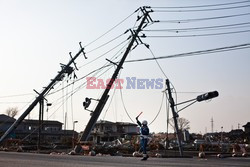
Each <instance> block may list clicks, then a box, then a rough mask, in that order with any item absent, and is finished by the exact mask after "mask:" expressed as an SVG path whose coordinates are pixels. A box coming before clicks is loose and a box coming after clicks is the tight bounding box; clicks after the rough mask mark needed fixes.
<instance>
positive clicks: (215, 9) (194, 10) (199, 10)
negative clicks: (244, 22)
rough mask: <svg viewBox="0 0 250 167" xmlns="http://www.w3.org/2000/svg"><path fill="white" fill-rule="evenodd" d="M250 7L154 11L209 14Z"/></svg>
mask: <svg viewBox="0 0 250 167" xmlns="http://www.w3.org/2000/svg"><path fill="white" fill-rule="evenodd" d="M248 7H250V5H240V6H232V7H223V8H210V9H187V10H185V9H184V10H182V9H180V10H154V12H169V13H171V12H176V13H180V12H207V11H218V10H219V11H222V10H230V9H241V8H248Z"/></svg>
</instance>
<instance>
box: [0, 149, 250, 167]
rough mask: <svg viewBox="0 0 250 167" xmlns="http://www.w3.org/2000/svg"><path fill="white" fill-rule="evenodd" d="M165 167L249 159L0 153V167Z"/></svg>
mask: <svg viewBox="0 0 250 167" xmlns="http://www.w3.org/2000/svg"><path fill="white" fill-rule="evenodd" d="M118 166H121V167H134V166H135V167H163V166H164V167H167V166H179V167H184V166H185V167H186V166H195V167H200V166H202V167H203V166H211V167H215V166H220V167H224V166H229V167H230V166H231V167H238V166H246V167H249V166H250V158H224V159H217V158H208V159H198V158H150V159H149V160H148V161H140V158H134V157H119V156H99V157H98V156H96V157H90V156H70V155H48V154H32V153H13V152H0V167H118Z"/></svg>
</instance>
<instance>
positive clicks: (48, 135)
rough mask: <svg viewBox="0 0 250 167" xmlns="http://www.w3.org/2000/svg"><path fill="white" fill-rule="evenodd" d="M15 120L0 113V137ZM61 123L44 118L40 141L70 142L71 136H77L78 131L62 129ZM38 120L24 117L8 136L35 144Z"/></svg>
mask: <svg viewBox="0 0 250 167" xmlns="http://www.w3.org/2000/svg"><path fill="white" fill-rule="evenodd" d="M15 121H16V119H14V118H11V117H9V116H7V115H4V114H2V115H0V137H1V136H2V135H3V134H4V133H5V132H6V131H7V130H8V129H9V127H10V126H11V125H12V124H13V123H14V122H15ZM62 125H63V123H61V122H59V121H54V120H44V121H43V123H42V124H41V126H40V127H41V131H40V132H41V133H40V141H41V143H61V142H71V141H72V137H73V136H74V138H77V136H78V133H77V132H75V131H73V130H62ZM38 131H39V120H30V119H25V120H23V121H22V122H21V124H19V126H18V127H17V128H16V129H15V130H14V131H13V132H12V133H11V134H10V136H9V137H8V138H12V139H21V140H22V141H23V142H28V143H33V144H35V143H36V142H37V141H38Z"/></svg>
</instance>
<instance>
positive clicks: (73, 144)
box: [72, 121, 78, 149]
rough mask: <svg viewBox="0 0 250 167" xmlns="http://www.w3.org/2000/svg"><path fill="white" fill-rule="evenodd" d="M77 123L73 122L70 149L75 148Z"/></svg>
mask: <svg viewBox="0 0 250 167" xmlns="http://www.w3.org/2000/svg"><path fill="white" fill-rule="evenodd" d="M76 123H78V121H74V122H73V136H72V148H73V149H74V147H75V124H76Z"/></svg>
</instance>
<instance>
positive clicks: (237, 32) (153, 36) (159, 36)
mask: <svg viewBox="0 0 250 167" xmlns="http://www.w3.org/2000/svg"><path fill="white" fill-rule="evenodd" d="M248 32H250V30H242V31H231V32H221V33H208V34H190V35H147V36H146V35H143V36H141V37H143V38H146V37H149V38H176V37H179V38H187V37H188V38H189V37H205V36H219V35H231V34H239V33H248Z"/></svg>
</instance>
